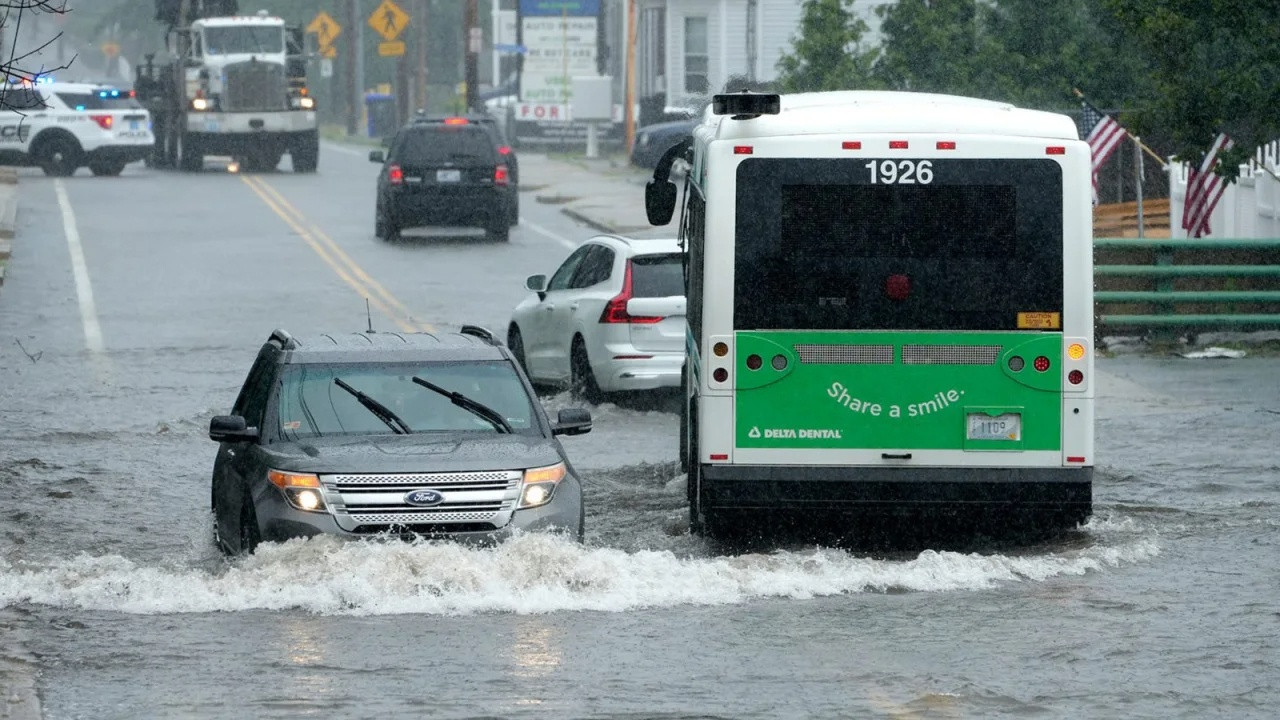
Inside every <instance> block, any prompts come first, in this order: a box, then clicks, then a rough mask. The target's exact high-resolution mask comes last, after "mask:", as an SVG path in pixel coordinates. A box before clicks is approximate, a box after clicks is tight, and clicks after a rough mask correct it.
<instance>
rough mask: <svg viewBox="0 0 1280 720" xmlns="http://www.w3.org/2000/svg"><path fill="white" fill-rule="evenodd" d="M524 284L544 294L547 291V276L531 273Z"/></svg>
mask: <svg viewBox="0 0 1280 720" xmlns="http://www.w3.org/2000/svg"><path fill="white" fill-rule="evenodd" d="M524 286H525V287H526V288H528V289H530V290H532V291H534V292H536V293H538V294H542V293H544V292H546V291H547V276H546V275H530V276H529V277H527V278H525V280H524Z"/></svg>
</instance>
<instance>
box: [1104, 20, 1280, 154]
mask: <svg viewBox="0 0 1280 720" xmlns="http://www.w3.org/2000/svg"><path fill="white" fill-rule="evenodd" d="M1099 1H1100V2H1101V3H1102V5H1103V6H1105V7H1106V8H1107V9H1108V10H1110V11H1111V12H1112V13H1113V14H1114V15H1115V17H1116V18H1118V20H1119V23H1120V24H1121V26H1122V27H1123V28H1124V29H1125V31H1126V32H1127V33H1128V41H1129V42H1132V43H1133V44H1135V45H1136V46H1138V47H1139V48H1141V49H1142V50H1143V51H1144V54H1145V56H1146V57H1147V58H1149V59H1150V62H1151V64H1152V67H1153V75H1154V78H1153V87H1154V90H1155V92H1154V93H1153V94H1152V102H1151V104H1150V106H1149V108H1148V112H1147V113H1145V114H1144V115H1143V116H1142V117H1141V118H1139V119H1138V130H1139V131H1142V130H1144V129H1145V128H1160V129H1162V130H1163V131H1164V132H1165V133H1166V134H1168V135H1169V136H1170V138H1171V140H1172V143H1173V146H1174V147H1173V148H1172V150H1173V152H1174V153H1175V154H1176V155H1177V156H1178V157H1180V158H1184V159H1186V160H1187V161H1189V162H1191V163H1193V164H1195V163H1199V162H1200V161H1201V159H1202V158H1203V157H1204V153H1205V152H1207V151H1208V149H1209V146H1210V145H1211V143H1212V142H1213V139H1214V137H1215V136H1216V135H1217V134H1218V133H1219V132H1222V131H1225V132H1226V133H1227V134H1229V135H1230V136H1231V137H1232V139H1233V140H1235V143H1236V148H1237V149H1236V150H1235V151H1233V152H1232V153H1230V154H1227V155H1224V158H1223V163H1222V165H1221V166H1220V169H1221V171H1222V174H1224V175H1227V176H1228V177H1231V176H1234V175H1235V174H1236V172H1237V171H1238V167H1237V166H1238V164H1239V163H1240V162H1242V161H1244V160H1245V159H1246V158H1247V157H1248V156H1250V155H1251V154H1252V153H1253V151H1254V149H1255V148H1257V147H1258V146H1259V145H1262V144H1264V143H1267V142H1270V141H1272V140H1275V139H1276V138H1277V137H1280V112H1278V111H1277V108H1280V22H1277V18H1280V9H1278V8H1277V3H1276V2H1275V0H1099Z"/></svg>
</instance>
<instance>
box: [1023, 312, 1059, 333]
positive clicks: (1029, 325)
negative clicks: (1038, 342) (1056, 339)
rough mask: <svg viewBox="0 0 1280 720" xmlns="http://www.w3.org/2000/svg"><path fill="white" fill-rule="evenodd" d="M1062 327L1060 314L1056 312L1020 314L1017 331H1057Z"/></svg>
mask: <svg viewBox="0 0 1280 720" xmlns="http://www.w3.org/2000/svg"><path fill="white" fill-rule="evenodd" d="M1060 327H1062V314H1061V313H1056V312H1020V313H1018V329H1019V330H1057V329H1058V328H1060Z"/></svg>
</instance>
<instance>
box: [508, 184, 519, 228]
mask: <svg viewBox="0 0 1280 720" xmlns="http://www.w3.org/2000/svg"><path fill="white" fill-rule="evenodd" d="M510 222H511V227H515V226H516V225H519V224H520V193H518V192H513V193H511V221H510Z"/></svg>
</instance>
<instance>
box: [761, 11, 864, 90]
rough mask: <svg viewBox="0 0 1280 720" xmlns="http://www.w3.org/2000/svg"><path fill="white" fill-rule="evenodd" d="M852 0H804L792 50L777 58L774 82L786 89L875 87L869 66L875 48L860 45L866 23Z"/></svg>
mask: <svg viewBox="0 0 1280 720" xmlns="http://www.w3.org/2000/svg"><path fill="white" fill-rule="evenodd" d="M852 6H853V0H805V3H804V14H803V16H802V18H801V20H800V33H799V35H798V36H796V37H795V38H794V39H793V41H792V44H793V49H792V52H790V53H787V54H785V55H783V56H782V58H781V59H779V60H778V72H779V77H778V82H779V84H780V85H781V86H782V88H783V89H784V90H785V91H787V92H803V91H811V90H855V89H868V88H875V87H878V84H877V82H876V80H875V79H874V78H873V77H872V75H871V69H872V66H873V64H874V62H875V59H876V56H877V55H878V51H877V50H875V49H874V48H873V49H864V48H862V47H861V46H860V43H861V40H862V36H863V34H864V33H866V32H867V29H868V28H867V24H866V23H865V22H863V21H862V19H861V18H859V17H858V16H857V15H855V14H854V13H853V10H852V9H851V8H852Z"/></svg>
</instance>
